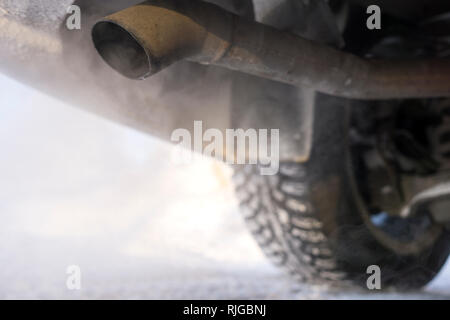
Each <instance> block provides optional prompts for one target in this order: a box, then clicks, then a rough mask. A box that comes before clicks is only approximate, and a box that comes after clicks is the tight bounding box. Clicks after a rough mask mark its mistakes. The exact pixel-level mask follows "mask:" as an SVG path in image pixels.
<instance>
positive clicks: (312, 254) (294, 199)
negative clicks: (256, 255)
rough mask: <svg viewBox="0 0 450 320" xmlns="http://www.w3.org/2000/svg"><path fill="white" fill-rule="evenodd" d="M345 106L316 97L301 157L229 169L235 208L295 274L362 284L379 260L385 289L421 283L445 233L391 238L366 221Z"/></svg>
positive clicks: (434, 267)
mask: <svg viewBox="0 0 450 320" xmlns="http://www.w3.org/2000/svg"><path fill="white" fill-rule="evenodd" d="M350 112H351V110H350V108H349V106H347V105H346V102H345V101H342V100H339V99H335V98H330V97H323V96H322V97H320V98H318V99H317V102H316V107H315V121H314V135H313V136H314V138H313V144H312V151H311V155H310V158H309V160H308V161H307V162H305V163H295V162H286V163H281V164H280V169H279V173H278V174H277V175H274V176H262V175H260V172H259V168H258V167H257V166H253V165H247V166H240V167H235V174H234V183H235V190H236V195H237V197H238V199H239V202H240V209H241V212H242V213H243V215H244V218H245V221H246V222H247V225H248V227H249V229H250V231H251V232H252V234H253V235H254V237H255V239H256V241H257V242H258V244H259V246H260V247H261V248H262V249H263V251H264V253H265V254H266V255H267V256H268V257H269V258H270V260H271V261H272V262H273V263H275V264H276V265H279V266H281V267H283V268H284V269H285V270H287V271H288V272H289V273H290V274H291V275H292V276H293V278H294V279H296V280H299V281H302V282H307V283H312V284H326V285H345V286H355V285H357V286H360V287H366V281H367V278H368V277H369V275H368V274H367V268H368V267H369V266H371V265H377V266H379V267H380V269H381V282H382V288H383V289H386V288H392V287H395V288H399V289H412V288H418V287H421V286H424V285H425V284H426V283H428V282H429V281H430V280H431V279H433V277H434V276H435V275H436V274H437V272H438V271H439V270H440V268H441V266H442V265H443V264H444V262H445V261H446V258H447V256H448V253H449V247H450V245H449V244H450V241H449V236H448V234H447V233H446V232H445V231H444V229H443V228H442V227H441V226H439V225H434V224H433V225H431V226H430V230H428V231H427V233H426V235H425V236H424V237H422V238H421V241H420V243H400V244H397V243H396V242H395V241H391V239H390V236H389V237H388V236H387V235H385V234H384V233H382V232H381V233H380V232H379V230H375V229H376V228H374V226H373V225H371V224H370V221H369V220H368V218H367V214H365V212H364V208H363V206H362V202H361V200H360V199H361V197H360V195H359V192H358V187H356V185H357V184H356V183H355V180H356V179H357V177H355V174H356V173H355V170H354V168H353V166H352V161H351V160H350V159H351V156H350V147H349V142H348V141H349V139H348V136H349V125H348V123H349V121H348V119H349V114H350ZM281 130H282V129H281ZM383 237H385V238H386V239H384V238H383Z"/></svg>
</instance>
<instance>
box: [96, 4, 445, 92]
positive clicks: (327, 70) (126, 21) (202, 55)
mask: <svg viewBox="0 0 450 320" xmlns="http://www.w3.org/2000/svg"><path fill="white" fill-rule="evenodd" d="M92 37H93V41H94V44H95V47H96V48H97V50H98V52H99V53H100V55H101V56H102V57H103V59H104V60H105V61H106V62H107V63H108V64H109V65H110V66H111V67H113V68H114V69H116V70H117V71H119V72H120V73H122V74H123V75H125V76H127V77H129V78H133V79H145V78H146V77H148V76H151V75H153V74H155V73H157V72H159V71H160V70H162V69H164V68H165V67H168V66H169V65H171V64H172V63H174V62H176V61H179V60H181V59H187V60H190V61H195V62H199V63H202V64H213V65H218V66H222V67H225V68H229V69H232V70H238V71H241V72H245V73H249V74H253V75H257V76H261V77H265V78H268V79H272V80H276V81H280V82H284V83H288V84H291V85H294V86H299V87H310V88H313V89H315V90H317V91H319V92H323V93H327V94H330V95H336V96H342V97H347V98H355V99H392V98H423V97H444V96H445V97H448V96H450V59H448V58H440V59H417V60H383V59H377V60H375V59H364V58H360V57H357V56H355V55H352V54H349V53H345V52H342V51H339V50H336V49H334V48H331V47H327V46H324V45H321V44H318V43H315V42H313V41H309V40H306V39H303V38H300V37H297V36H294V35H292V34H289V33H286V32H282V31H279V30H277V29H274V28H272V27H268V26H265V25H262V24H260V23H257V22H251V21H246V20H244V19H241V18H240V17H238V16H236V15H233V14H231V13H229V12H227V11H225V10H223V9H221V8H219V7H217V6H215V5H212V4H209V3H205V2H201V1H193V0H151V1H146V2H143V3H141V4H139V5H137V6H133V7H130V8H128V9H125V10H123V11H120V12H118V13H116V14H113V15H110V16H108V17H106V18H104V19H102V20H101V21H99V22H98V23H97V24H96V25H95V26H94V28H93V30H92Z"/></svg>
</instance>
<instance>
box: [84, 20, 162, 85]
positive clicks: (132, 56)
mask: <svg viewBox="0 0 450 320" xmlns="http://www.w3.org/2000/svg"><path fill="white" fill-rule="evenodd" d="M92 40H93V42H94V46H95V48H96V49H97V51H98V53H99V54H100V56H101V57H102V58H103V60H104V61H105V62H106V63H107V64H108V65H109V66H110V67H111V68H113V69H114V70H116V71H118V72H119V73H121V74H122V75H124V76H126V77H128V78H131V79H145V78H147V77H149V76H150V75H151V74H153V73H154V72H152V69H156V68H157V67H156V66H154V67H152V64H155V63H156V62H155V61H153V59H152V58H151V56H150V55H149V54H148V52H147V51H146V50H145V48H144V47H143V46H142V45H141V44H140V43H139V41H138V40H137V39H136V38H135V37H134V36H133V34H131V33H130V32H128V31H127V30H125V29H124V28H123V27H121V26H120V25H118V24H116V23H114V22H111V21H100V22H98V23H97V24H96V25H95V26H94V28H93V29H92Z"/></svg>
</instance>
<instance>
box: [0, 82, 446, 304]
mask: <svg viewBox="0 0 450 320" xmlns="http://www.w3.org/2000/svg"><path fill="white" fill-rule="evenodd" d="M0 97H1V100H0V150H1V153H0V212H1V218H2V220H1V224H0V298H2V299H5V298H9V299H15V298H26V299H28V298H31V299H35V298H44V299H48V298H62V299H86V298H87V299H90V298H96V299H108V298H112V299H213V298H216V299H321V298H336V299H347V298H359V299H383V298H411V299H417V298H423V299H428V298H439V299H447V298H450V266H448V267H445V268H444V270H443V271H442V273H441V274H440V275H439V276H438V277H437V278H436V279H435V281H433V283H432V284H431V285H430V286H429V287H427V288H426V289H425V290H424V291H421V292H415V293H409V294H407V295H405V294H401V295H399V294H395V293H384V294H370V293H368V292H342V291H334V292H330V291H328V290H326V289H324V288H311V287H307V286H303V285H300V284H293V283H292V282H291V281H290V280H289V279H288V278H287V277H286V276H284V275H283V274H282V273H281V272H280V271H279V270H277V269H276V268H274V267H272V266H271V265H270V264H269V263H268V262H267V261H266V259H265V258H264V257H263V256H262V254H261V252H260V251H259V249H258V247H257V246H256V244H255V243H254V241H253V239H252V238H251V237H250V236H249V234H248V233H247V231H246V229H245V227H244V224H243V222H242V221H241V219H240V216H239V214H238V212H237V208H236V202H235V199H234V196H233V192H232V188H231V184H230V181H229V175H230V171H229V170H228V169H227V168H226V167H225V166H223V165H221V164H219V163H216V162H213V161H210V160H206V159H201V158H198V159H197V160H196V161H194V162H193V163H192V164H190V165H176V164H174V163H172V162H171V161H170V157H171V153H172V149H171V148H170V147H168V146H166V145H164V144H162V143H161V142H159V141H157V140H155V139H153V138H150V137H148V136H145V135H142V134H139V133H137V132H135V131H133V130H130V129H127V128H124V127H121V126H118V125H116V124H112V123H109V122H107V121H105V120H102V119H99V118H96V117H94V116H92V115H89V114H86V113H84V112H81V111H78V110H76V109H73V108H71V107H68V106H65V105H63V104H62V103H60V102H58V101H56V100H53V99H50V98H48V97H46V96H43V95H41V94H39V93H37V92H34V91H31V90H30V89H27V88H25V87H23V86H22V85H20V84H18V83H15V82H13V81H11V80H9V79H7V78H4V77H2V76H0ZM69 265H78V266H79V267H80V268H81V274H82V277H81V279H82V280H81V283H82V289H81V290H79V291H71V290H68V289H67V287H66V279H67V274H66V268H67V267H68V266H69Z"/></svg>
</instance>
